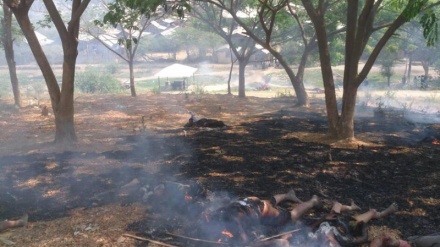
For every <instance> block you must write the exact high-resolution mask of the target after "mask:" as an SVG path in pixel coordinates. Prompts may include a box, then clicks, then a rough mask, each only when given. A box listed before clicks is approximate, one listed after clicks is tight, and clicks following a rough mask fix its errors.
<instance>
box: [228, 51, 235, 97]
mask: <svg viewBox="0 0 440 247" xmlns="http://www.w3.org/2000/svg"><path fill="white" fill-rule="evenodd" d="M230 53H231V68H230V69H229V76H228V94H229V95H231V94H232V92H231V78H232V70H233V68H234V58H233V56H232V51H230Z"/></svg>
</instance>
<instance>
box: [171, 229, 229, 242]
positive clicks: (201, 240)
mask: <svg viewBox="0 0 440 247" xmlns="http://www.w3.org/2000/svg"><path fill="white" fill-rule="evenodd" d="M166 234H168V235H170V236H173V237H178V238H184V239H189V240H193V241H197V242H203V243H210V244H219V245H229V244H227V243H222V242H215V241H210V240H204V239H199V238H191V237H186V236H182V235H177V234H173V233H169V232H166Z"/></svg>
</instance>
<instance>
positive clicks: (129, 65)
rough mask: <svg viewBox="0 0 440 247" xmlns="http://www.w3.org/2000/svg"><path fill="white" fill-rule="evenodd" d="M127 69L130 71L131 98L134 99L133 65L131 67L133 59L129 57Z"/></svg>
mask: <svg viewBox="0 0 440 247" xmlns="http://www.w3.org/2000/svg"><path fill="white" fill-rule="evenodd" d="M128 69H129V70H130V91H131V96H132V97H136V88H135V86H134V65H133V57H130V58H129V60H128Z"/></svg>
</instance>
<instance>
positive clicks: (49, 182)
mask: <svg viewBox="0 0 440 247" xmlns="http://www.w3.org/2000/svg"><path fill="white" fill-rule="evenodd" d="M43 103H44V102H43ZM294 103H295V100H294V98H292V97H285V98H259V97H248V98H246V99H240V98H238V97H236V96H228V95H209V94H204V95H193V94H190V95H185V94H142V95H140V96H138V97H136V98H132V97H129V96H126V95H116V96H114V95H112V96H110V95H109V96H99V95H98V96H96V95H93V96H87V95H81V96H79V97H78V98H77V99H76V103H75V104H76V105H75V109H76V115H75V122H76V126H75V127H76V131H77V135H78V139H79V140H78V143H77V144H75V145H73V146H70V147H61V146H54V145H52V144H51V140H53V135H54V122H53V116H52V115H51V114H50V115H49V116H47V117H44V116H41V110H40V108H39V107H37V106H29V107H25V108H23V109H19V110H18V109H15V108H14V107H12V106H10V105H8V104H7V103H4V102H3V104H0V106H1V109H0V127H1V132H0V140H1V142H0V143H1V146H0V155H1V159H0V171H1V172H0V219H1V220H3V219H14V218H19V217H20V216H21V215H23V214H25V213H27V214H29V224H28V225H27V226H26V227H24V228H16V229H12V230H8V231H5V232H2V233H1V234H0V238H2V239H7V240H9V241H12V242H14V243H15V245H14V246H29V247H31V246H203V245H202V243H201V242H197V241H195V240H188V239H187V240H185V239H182V238H178V237H173V236H171V235H167V234H166V232H177V233H178V232H181V231H180V230H181V228H184V227H185V224H187V223H188V221H194V220H195V219H184V220H179V219H181V218H182V217H183V218H184V216H176V215H174V214H167V215H164V214H160V213H157V212H155V211H154V207H152V205H151V202H150V201H149V200H148V199H147V200H145V197H144V196H145V190H147V189H145V188H151V186H153V185H155V184H157V183H159V182H161V181H176V182H183V183H186V182H188V181H190V180H191V179H198V180H199V181H202V182H203V184H204V185H205V186H206V188H207V189H209V190H210V191H214V192H222V193H226V194H227V195H228V196H230V197H235V196H249V195H256V196H259V197H262V198H269V197H270V196H271V195H272V194H274V193H284V192H286V191H288V190H289V189H295V191H296V192H297V195H298V197H299V198H301V199H303V200H307V199H309V198H310V197H311V196H312V195H318V196H319V197H320V198H321V199H322V201H323V205H324V209H325V210H328V209H329V208H330V206H331V203H332V201H333V200H338V201H340V202H343V203H348V202H349V200H350V199H353V200H354V201H355V202H356V204H357V205H359V206H360V207H361V208H362V210H368V209H370V208H377V209H384V208H386V207H387V206H388V205H390V204H391V203H393V202H396V203H397V204H398V205H399V211H398V212H397V213H395V214H394V215H391V216H389V217H388V218H386V219H380V220H377V221H373V222H372V223H371V225H370V235H371V236H375V235H377V234H379V233H380V232H383V231H389V232H391V233H392V234H394V235H398V236H402V237H408V236H411V235H420V234H429V233H432V232H440V165H439V160H440V145H438V143H437V142H436V140H439V139H440V127H439V125H438V124H437V125H436V124H421V123H417V122H414V121H410V120H408V119H406V118H405V117H404V116H403V115H402V114H401V113H399V112H391V111H390V112H386V114H385V115H384V116H382V117H380V118H378V117H374V115H373V109H369V110H366V111H367V112H366V114H362V117H358V118H357V119H356V136H357V140H356V141H353V142H350V143H347V142H341V143H339V142H336V143H335V142H331V141H330V140H327V139H326V138H325V135H324V134H325V133H326V130H327V127H326V126H327V122H326V117H325V115H324V114H325V109H324V107H323V102H322V97H312V102H311V105H310V107H309V108H295V107H294ZM46 104H48V102H46ZM364 110H365V109H364ZM189 111H191V112H194V113H195V114H196V116H197V117H207V118H213V119H218V120H222V121H224V123H225V124H226V125H228V128H226V129H209V128H201V129H194V128H192V129H185V128H183V125H184V124H185V123H186V121H187V120H188V118H189V116H190V115H189ZM364 113H365V112H364ZM436 138H437V139H436ZM325 210H323V211H325ZM318 214H319V212H314V213H312V214H310V215H306V218H307V217H309V218H313V217H314V216H316V215H318ZM179 217H180V218H179ZM123 234H131V235H137V236H140V237H143V238H145V239H149V240H154V241H157V242H156V243H153V242H151V241H150V242H148V241H143V240H136V239H134V238H132V237H130V236H128V235H123ZM166 244H168V245H166ZM204 244H205V245H206V243H204ZM2 245H6V244H5V243H4V242H1V241H0V246H2ZM212 245H219V244H211V246H212Z"/></svg>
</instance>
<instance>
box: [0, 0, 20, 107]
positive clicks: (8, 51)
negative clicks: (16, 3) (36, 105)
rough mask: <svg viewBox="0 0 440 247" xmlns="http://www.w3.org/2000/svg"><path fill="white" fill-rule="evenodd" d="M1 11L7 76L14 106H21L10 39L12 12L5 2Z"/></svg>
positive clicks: (12, 45) (12, 44)
mask: <svg viewBox="0 0 440 247" xmlns="http://www.w3.org/2000/svg"><path fill="white" fill-rule="evenodd" d="M3 13H4V16H3V20H2V26H3V32H4V36H3V48H4V51H5V58H6V61H7V63H8V69H9V77H10V78H11V86H12V92H13V94H14V103H15V105H16V106H18V107H21V94H20V87H19V83H18V78H17V68H16V64H15V56H14V40H13V39H12V12H11V10H10V9H9V7H8V6H7V5H6V4H3Z"/></svg>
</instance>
